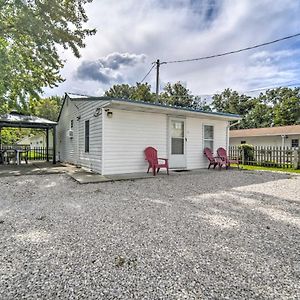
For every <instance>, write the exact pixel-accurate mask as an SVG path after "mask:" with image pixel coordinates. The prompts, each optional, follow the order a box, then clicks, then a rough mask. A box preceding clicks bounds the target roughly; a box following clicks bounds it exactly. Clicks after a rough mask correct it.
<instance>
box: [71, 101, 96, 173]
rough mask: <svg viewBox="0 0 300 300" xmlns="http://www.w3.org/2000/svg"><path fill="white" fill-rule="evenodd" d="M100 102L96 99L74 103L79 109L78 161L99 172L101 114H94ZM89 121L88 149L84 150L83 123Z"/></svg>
mask: <svg viewBox="0 0 300 300" xmlns="http://www.w3.org/2000/svg"><path fill="white" fill-rule="evenodd" d="M100 104H101V103H99V102H97V101H86V102H84V101H81V102H77V101H76V105H77V106H78V108H79V111H80V120H79V121H77V123H78V126H79V132H78V139H79V141H78V147H79V153H78V161H79V164H80V165H81V166H83V167H86V168H89V169H91V170H93V171H96V172H99V173H101V169H102V116H101V115H98V116H96V117H95V116H94V114H95V112H96V109H97V108H98V107H99V106H100ZM86 121H89V151H88V152H86V151H85V150H86V149H85V125H86Z"/></svg>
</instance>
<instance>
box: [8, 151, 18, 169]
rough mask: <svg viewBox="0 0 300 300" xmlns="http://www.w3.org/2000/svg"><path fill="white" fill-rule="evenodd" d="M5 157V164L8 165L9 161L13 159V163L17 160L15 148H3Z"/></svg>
mask: <svg viewBox="0 0 300 300" xmlns="http://www.w3.org/2000/svg"><path fill="white" fill-rule="evenodd" d="M5 159H6V162H7V164H8V165H9V164H10V162H11V161H13V163H14V164H16V162H17V156H16V150H14V149H6V150H5Z"/></svg>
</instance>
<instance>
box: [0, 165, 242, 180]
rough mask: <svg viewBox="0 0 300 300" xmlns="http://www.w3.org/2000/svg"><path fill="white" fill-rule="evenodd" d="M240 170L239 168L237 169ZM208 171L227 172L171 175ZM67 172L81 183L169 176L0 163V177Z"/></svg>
mask: <svg viewBox="0 0 300 300" xmlns="http://www.w3.org/2000/svg"><path fill="white" fill-rule="evenodd" d="M237 171H239V170H237ZM206 172H226V171H225V170H222V171H219V170H207V169H195V170H170V175H169V176H182V175H193V174H201V173H206ZM62 173H66V174H68V175H69V176H70V177H71V178H73V179H74V180H75V181H76V182H78V183H80V184H87V183H101V182H109V181H123V180H139V179H149V178H162V177H167V176H168V175H167V174H166V172H160V173H159V174H158V175H157V176H153V174H152V173H148V174H147V173H146V172H140V173H126V174H115V175H105V176H103V175H101V174H97V173H94V172H91V171H90V170H87V169H85V168H81V167H77V166H75V165H70V164H65V163H64V164H62V163H57V164H55V165H53V164H52V163H50V162H44V161H33V162H32V161H31V162H29V164H22V165H0V178H1V177H7V176H23V175H48V174H62Z"/></svg>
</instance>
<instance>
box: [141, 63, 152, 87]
mask: <svg viewBox="0 0 300 300" xmlns="http://www.w3.org/2000/svg"><path fill="white" fill-rule="evenodd" d="M154 67H155V65H154V64H153V65H152V67H151V68H150V70H149V71H148V72H147V74H146V75H145V76H144V78H143V79H142V80H141V81H140V83H142V82H143V81H144V80H145V79H146V78H147V77H148V75H149V74H150V73H151V71H152V70H153V68H154Z"/></svg>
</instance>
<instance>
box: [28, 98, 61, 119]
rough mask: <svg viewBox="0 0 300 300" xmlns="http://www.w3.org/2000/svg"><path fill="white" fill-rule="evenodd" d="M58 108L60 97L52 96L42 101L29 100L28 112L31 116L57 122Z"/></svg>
mask: <svg viewBox="0 0 300 300" xmlns="http://www.w3.org/2000/svg"><path fill="white" fill-rule="evenodd" d="M60 107H61V97H58V96H53V97H49V98H44V99H31V101H30V107H29V110H30V113H31V114H32V115H35V116H38V117H41V118H45V119H48V120H51V121H57V118H58V114H59V111H60Z"/></svg>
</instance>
